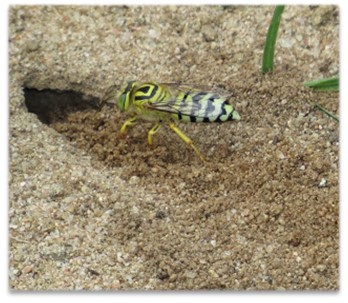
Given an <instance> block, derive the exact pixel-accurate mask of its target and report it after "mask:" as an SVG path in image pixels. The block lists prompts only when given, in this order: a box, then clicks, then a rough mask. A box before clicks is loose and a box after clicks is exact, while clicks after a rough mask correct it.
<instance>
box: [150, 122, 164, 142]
mask: <svg viewBox="0 0 348 303" xmlns="http://www.w3.org/2000/svg"><path fill="white" fill-rule="evenodd" d="M161 126H162V125H161V124H160V123H156V124H155V126H154V127H153V128H151V129H150V131H149V133H148V135H147V143H148V144H149V145H152V136H153V135H154V134H155V133H157V131H158V130H159V129H160V128H161Z"/></svg>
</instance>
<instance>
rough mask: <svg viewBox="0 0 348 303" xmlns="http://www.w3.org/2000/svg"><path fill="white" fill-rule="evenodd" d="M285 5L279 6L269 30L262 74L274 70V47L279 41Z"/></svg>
mask: <svg viewBox="0 0 348 303" xmlns="http://www.w3.org/2000/svg"><path fill="white" fill-rule="evenodd" d="M284 7H285V6H284V5H277V6H276V8H275V10H274V13H273V17H272V21H271V24H270V26H269V28H268V33H267V38H266V43H265V48H264V50H263V60H262V72H263V73H264V74H265V73H267V72H269V71H270V70H272V69H273V61H274V46H275V43H276V40H277V35H278V28H279V23H280V18H281V15H282V13H283V11H284Z"/></svg>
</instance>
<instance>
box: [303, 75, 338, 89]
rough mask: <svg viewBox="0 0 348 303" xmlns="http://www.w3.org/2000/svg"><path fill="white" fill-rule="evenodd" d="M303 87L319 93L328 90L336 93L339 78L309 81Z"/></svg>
mask: <svg viewBox="0 0 348 303" xmlns="http://www.w3.org/2000/svg"><path fill="white" fill-rule="evenodd" d="M304 85H305V86H308V87H310V88H313V89H314V90H319V91H330V90H336V91H338V90H339V78H338V77H333V78H328V79H322V80H316V81H309V82H305V83H304Z"/></svg>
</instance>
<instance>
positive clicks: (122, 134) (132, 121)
mask: <svg viewBox="0 0 348 303" xmlns="http://www.w3.org/2000/svg"><path fill="white" fill-rule="evenodd" d="M137 119H138V118H137V117H133V118H129V119H127V120H126V121H125V122H124V123H123V125H122V127H121V129H120V132H119V133H118V138H119V139H123V138H124V137H125V136H126V128H127V127H128V126H131V125H134V124H135V123H136V120H137Z"/></svg>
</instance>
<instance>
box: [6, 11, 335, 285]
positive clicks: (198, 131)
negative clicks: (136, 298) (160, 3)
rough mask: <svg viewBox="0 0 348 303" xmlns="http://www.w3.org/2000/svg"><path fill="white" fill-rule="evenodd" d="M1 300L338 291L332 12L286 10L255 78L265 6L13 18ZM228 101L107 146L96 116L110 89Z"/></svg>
mask: <svg viewBox="0 0 348 303" xmlns="http://www.w3.org/2000/svg"><path fill="white" fill-rule="evenodd" d="M9 13H10V19H9V35H10V45H9V70H10V75H9V85H10V96H9V101H10V103H9V108H10V121H9V127H10V136H9V140H10V174H9V189H10V208H9V237H10V246H9V249H10V251H9V258H10V259H9V260H10V261H9V285H10V289H13V290H80V289H85V290H118V289H142V290H160V289H173V290H181V289H188V290H191V289H192V290H197V289H228V290H304V289H306V290H338V289H339V226H338V222H339V184H338V167H339V160H338V159H339V156H338V155H339V124H338V123H337V122H336V121H335V120H333V119H331V118H329V117H328V116H327V115H325V114H324V113H322V112H321V111H319V110H318V109H317V108H315V106H314V104H315V103H317V104H320V105H321V106H323V107H325V108H326V109H328V110H329V111H331V112H333V113H334V114H335V115H337V116H339V95H338V93H337V92H313V91H311V90H310V89H308V88H306V87H304V85H303V82H305V81H310V80H314V79H320V78H324V77H331V76H335V75H337V74H338V72H339V63H338V58H339V46H338V45H339V12H338V8H337V7H334V6H310V7H309V6H287V7H286V8H285V11H284V13H283V18H282V21H281V27H280V30H279V38H278V41H277V47H276V57H275V69H274V71H273V72H271V73H269V74H267V75H262V74H261V72H260V64H261V58H262V52H263V45H264V41H265V35H266V33H267V29H268V25H269V22H270V20H271V18H272V13H273V7H270V6H235V7H233V6H231V7H220V6H192V7H190V6H186V7H175V6H173V7H167V6H164V7H156V6H146V7H140V6H139V7H137V6H134V7H132V6H130V7H127V6H122V7H117V6H95V7H94V6H74V7H73V6H12V7H11V8H10V12H9ZM131 79H135V80H139V81H149V80H154V81H159V82H180V83H190V84H191V83H192V84H197V85H208V86H211V87H218V88H219V89H224V90H226V91H229V92H231V93H233V96H234V100H235V101H234V105H235V106H236V108H237V109H238V111H239V113H240V115H241V117H242V120H241V121H239V122H230V123H221V124H213V123H211V124H206V123H204V124H194V123H187V124H180V128H181V129H182V130H183V131H184V132H185V133H186V134H187V135H188V136H189V137H190V138H191V139H192V140H193V141H194V142H195V144H196V146H197V148H198V149H200V150H201V152H202V153H203V154H204V156H205V157H206V158H207V160H208V162H207V163H202V162H201V161H200V160H199V159H198V158H197V157H196V155H195V154H194V153H193V152H192V151H191V150H190V149H189V148H188V147H187V146H186V145H185V144H184V143H183V142H182V141H180V140H179V138H178V137H177V136H176V135H175V134H174V133H172V132H170V130H169V129H168V128H167V129H166V128H163V129H161V130H160V131H159V132H158V133H157V134H156V135H155V136H154V146H152V147H149V146H148V145H147V144H146V139H147V131H148V130H149V129H150V128H151V124H149V123H139V124H138V125H136V126H134V127H133V128H132V129H130V130H129V132H128V134H127V137H126V138H125V139H124V140H120V139H118V137H117V133H118V130H119V128H120V127H121V125H122V123H123V122H124V121H125V119H126V118H127V115H126V114H125V113H121V112H119V111H118V110H117V109H116V108H115V107H112V106H105V107H103V108H102V109H99V108H97V104H98V102H100V101H101V100H102V98H103V96H104V94H105V91H106V90H107V89H108V88H109V87H110V86H111V85H114V84H116V85H120V84H121V83H122V82H123V81H125V80H131Z"/></svg>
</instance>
